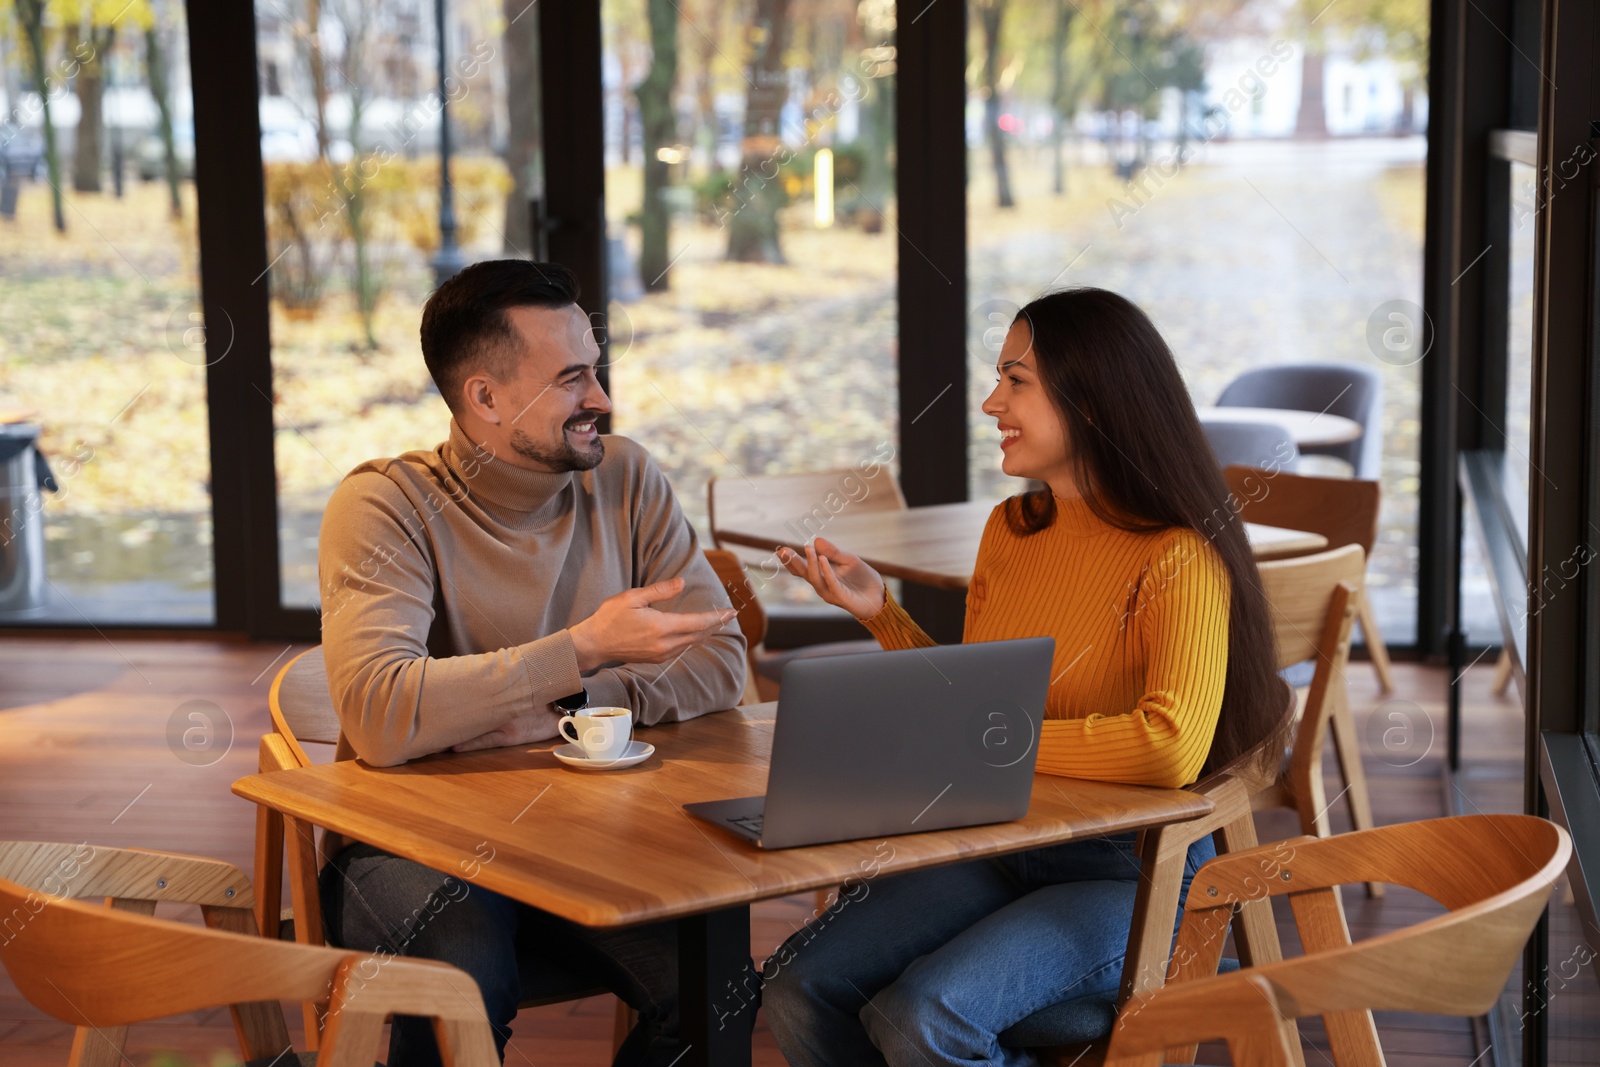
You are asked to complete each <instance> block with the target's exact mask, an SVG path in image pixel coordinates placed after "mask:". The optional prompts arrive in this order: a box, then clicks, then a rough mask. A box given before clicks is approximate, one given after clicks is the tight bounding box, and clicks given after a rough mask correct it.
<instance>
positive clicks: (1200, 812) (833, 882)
mask: <svg viewBox="0 0 1600 1067" xmlns="http://www.w3.org/2000/svg"><path fill="white" fill-rule="evenodd" d="M297 773H300V771H299V770H284V771H267V772H259V771H258V772H256V773H254V774H248V775H245V776H244V777H242V778H239V779H236V780H235V781H234V782H233V784H232V786H231V787H230V789H231V792H232V793H233V794H234V795H235V796H237V797H240V798H242V799H244V800H248V801H250V802H251V803H254V804H264V805H267V806H268V807H272V808H274V810H283V809H281V808H278V807H277V804H276V803H275V802H274V798H272V797H271V796H270V795H269V794H268V793H264V792H262V791H261V790H259V789H258V788H255V787H258V786H259V785H261V784H262V783H263V782H265V781H267V780H269V779H272V778H274V777H277V776H279V775H285V774H297ZM1046 777H1048V776H1046ZM1174 792H1176V790H1174ZM1189 800H1190V802H1191V803H1190V805H1189V807H1192V809H1193V810H1192V811H1191V812H1189V813H1187V814H1185V815H1184V816H1183V817H1181V818H1176V817H1171V816H1161V817H1156V818H1149V819H1135V820H1131V821H1130V822H1128V823H1127V824H1125V825H1118V826H1116V827H1114V828H1112V829H1107V830H1102V831H1100V832H1098V833H1086V834H1080V835H1075V836H1072V837H1065V838H1061V839H1059V840H1054V841H1045V842H1038V843H1030V844H1024V845H1022V846H1020V847H1017V846H1016V845H1015V843H1014V842H1004V843H1000V844H997V845H994V846H985V845H978V846H973V847H970V848H967V849H965V850H963V851H961V852H959V853H957V854H955V855H952V856H950V857H948V858H946V859H941V860H939V861H936V862H930V863H917V864H909V865H905V866H903V867H894V866H889V865H885V866H884V867H882V868H881V869H880V870H878V871H876V872H874V874H873V877H874V878H877V877H880V876H882V875H893V874H907V873H910V872H912V871H921V870H933V869H936V868H939V867H948V866H953V865H955V864H957V863H965V862H967V861H969V860H979V859H988V858H990V857H994V856H1003V855H1006V854H1008V853H1012V852H1026V851H1029V850H1031V849H1035V848H1049V847H1051V846H1052V845H1063V844H1067V843H1068V842H1072V841H1086V840H1092V839H1093V838H1097V837H1107V836H1110V835H1111V834H1123V833H1130V832H1137V831H1140V830H1146V829H1149V828H1151V827H1154V826H1165V825H1168V824H1173V823H1183V822H1191V821H1193V820H1195V819H1199V818H1202V817H1204V816H1206V815H1209V814H1211V813H1212V812H1213V811H1214V810H1215V809H1216V805H1215V804H1214V803H1213V802H1212V801H1211V800H1210V799H1209V798H1207V797H1203V796H1200V795H1199V794H1189ZM347 812H348V809H345V810H342V811H341V812H340V814H341V815H343V814H346V813H347ZM287 814H290V815H295V814H296V813H294V812H287ZM296 817H297V818H305V819H307V820H308V821H311V822H313V823H314V824H315V825H317V826H321V827H323V828H324V829H327V830H332V831H333V832H335V833H338V834H340V835H342V836H344V837H345V838H347V839H349V840H351V841H364V842H368V843H372V842H371V841H370V838H371V837H373V836H376V835H373V834H371V833H368V832H366V827H365V825H364V824H363V823H362V821H361V820H360V819H359V818H340V819H338V820H333V819H327V818H326V817H324V816H317V817H316V818H311V817H309V816H304V815H296ZM684 817H685V818H693V816H691V815H689V814H688V813H687V812H685V813H684ZM987 825H993V826H1005V825H1009V824H1008V823H991V824H987ZM961 829H970V828H959V829H952V830H933V831H929V832H930V833H956V832H960V830H961ZM702 832H706V833H709V832H719V833H726V831H716V830H715V828H714V827H711V826H709V825H707V826H705V827H703V828H702ZM726 836H727V837H728V838H729V839H730V842H731V843H733V844H735V846H736V847H739V848H742V849H743V850H745V851H747V852H750V853H752V854H755V855H760V854H762V850H760V849H758V848H756V847H755V846H753V845H750V844H749V843H748V842H745V841H744V840H743V839H742V838H738V837H736V836H735V835H733V834H731V833H726ZM918 836H921V835H920V834H896V835H893V836H890V837H885V838H881V840H886V841H890V842H892V841H894V840H895V839H896V838H902V837H918ZM859 840H861V841H864V842H865V841H869V840H880V838H860V839H859ZM838 843H841V842H833V843H831V844H838ZM713 845H714V846H715V847H717V849H718V851H719V852H722V851H724V849H723V847H722V846H720V845H716V843H715V842H713ZM374 847H376V848H383V849H384V850H385V851H387V852H391V853H392V854H394V855H396V856H400V857H402V858H404V859H409V860H411V861H412V862H414V863H420V864H422V865H423V866H425V867H430V868H432V869H433V870H437V871H443V872H446V873H449V872H453V871H455V870H457V869H458V868H459V867H460V864H461V862H462V861H463V860H464V859H470V858H473V857H469V856H466V855H464V854H457V853H451V852H447V851H446V850H445V849H443V848H440V849H437V850H430V849H428V848H421V849H406V850H405V851H397V850H395V849H393V848H388V847H386V846H384V845H377V844H374ZM807 847H817V848H822V847H828V846H825V845H818V846H806V845H801V846H798V848H799V849H804V848H807ZM780 851H783V852H789V851H794V850H791V849H782V850H780ZM329 859H330V860H331V859H332V857H329ZM730 865H731V864H730ZM477 866H478V874H477V875H476V876H474V877H470V878H469V877H466V876H465V874H463V875H462V876H461V877H462V879H463V880H464V881H466V882H468V883H469V884H471V885H481V886H482V887H483V888H485V889H488V890H491V891H493V892H496V893H499V894H501V895H502V896H506V897H510V898H511V899H513V900H517V901H520V902H523V903H529V904H530V906H533V907H539V908H541V909H542V910H545V911H549V912H551V913H552V914H555V915H559V916H561V917H562V918H565V919H570V920H571V921H572V922H575V923H578V924H579V925H581V926H587V927H591V928H595V929H611V928H618V927H625V926H636V925H639V924H642V923H648V922H658V921H664V920H669V919H682V918H686V917H691V916H696V915H704V914H707V913H709V912H714V911H719V910H721V909H723V908H729V907H738V906H741V905H749V904H753V903H755V902H757V901H761V900H773V899H776V898H778V897H786V896H791V895H793V894H795V893H803V892H806V891H807V890H811V889H826V888H831V887H833V886H837V885H839V884H840V883H841V882H845V881H848V880H849V879H850V877H851V875H849V874H846V875H845V876H844V877H840V876H839V875H837V874H828V875H815V876H802V877H799V878H796V879H794V881H793V882H792V883H785V884H784V885H783V886H781V887H773V888H771V889H770V890H766V889H758V890H757V891H756V892H754V893H745V892H733V893H722V894H717V895H715V896H707V897H705V898H703V899H700V900H696V901H692V902H687V901H686V902H684V903H682V904H668V905H665V906H663V907H660V908H654V909H645V910H643V911H636V912H632V913H628V912H623V911H620V910H618V909H616V908H605V907H595V906H594V900H593V898H592V897H588V896H584V895H581V894H576V893H568V892H564V891H559V890H558V891H556V892H550V893H547V898H548V899H550V900H551V901H553V902H559V903H561V904H562V905H563V909H562V910H560V911H557V910H556V909H554V908H551V907H546V906H544V905H541V904H532V903H531V902H528V901H524V900H523V898H522V896H520V895H519V894H518V893H517V891H516V890H517V889H518V888H519V885H518V884H517V882H516V880H514V879H506V878H501V877H500V876H499V871H500V870H503V869H504V868H496V867H495V865H494V863H493V862H483V863H480V864H478V865H477ZM740 873H741V875H742V874H743V872H740ZM486 875H487V877H486ZM745 877H746V881H748V876H745ZM752 888H754V886H753V883H752Z"/></svg>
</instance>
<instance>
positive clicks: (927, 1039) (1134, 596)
mask: <svg viewBox="0 0 1600 1067" xmlns="http://www.w3.org/2000/svg"><path fill="white" fill-rule="evenodd" d="M996 370H997V371H998V374H999V379H998V381H997V383H996V385H995V388H994V391H993V392H992V393H991V394H990V396H989V398H988V400H986V401H985V402H984V405H983V410H984V413H985V414H987V415H989V416H991V417H993V418H994V419H995V420H996V422H997V423H998V429H999V431H1000V447H1001V449H1002V450H1004V458H1003V460H1002V468H1003V469H1004V470H1005V472H1006V473H1007V474H1009V475H1012V476H1014V477H1018V478H1033V479H1037V480H1038V481H1041V482H1043V483H1044V484H1045V486H1046V487H1047V488H1045V489H1042V490H1039V491H1036V492H1032V493H1027V494H1024V495H1022V496H1017V497H1012V498H1011V499H1010V500H1007V501H1005V502H1004V503H1002V504H1001V505H1000V506H998V507H996V508H995V510H994V513H993V514H992V515H991V516H990V517H989V522H988V525H987V527H986V528H985V530H984V533H983V541H982V544H981V546H980V547H979V550H978V562H977V565H976V567H975V568H974V571H973V576H972V583H971V585H970V586H969V588H968V591H967V616H966V634H965V639H966V640H967V641H995V640H1002V639H1006V638H1014V637H1035V636H1044V635H1049V636H1053V637H1054V638H1055V639H1056V652H1055V657H1056V658H1055V664H1054V666H1053V668H1052V674H1051V678H1052V681H1051V683H1050V688H1049V692H1048V696H1047V698H1046V720H1045V723H1044V727H1043V730H1042V732H1041V736H1040V738H1039V752H1038V763H1037V767H1038V769H1039V770H1040V771H1042V772H1044V773H1048V774H1060V775H1067V776H1070V777H1074V778H1093V779H1100V780H1105V781H1117V782H1130V783H1137V784H1146V785H1159V786H1167V787H1176V786H1183V785H1188V784H1190V783H1192V782H1194V781H1196V780H1198V779H1199V778H1200V777H1201V775H1202V774H1205V773H1208V772H1210V771H1212V770H1215V769H1216V768H1218V767H1222V766H1226V765H1227V764H1229V763H1231V762H1233V761H1234V760H1235V759H1237V758H1239V757H1245V756H1250V757H1252V758H1255V759H1258V760H1259V761H1260V763H1261V764H1262V766H1263V769H1265V768H1266V767H1268V766H1275V761H1276V759H1277V757H1278V755H1279V754H1281V753H1282V743H1283V737H1284V732H1285V731H1286V729H1287V712H1288V707H1289V703H1288V700H1289V694H1288V691H1287V688H1286V687H1285V685H1284V684H1283V682H1282V681H1281V680H1280V679H1279V678H1278V676H1277V674H1276V672H1275V670H1274V664H1273V658H1272V657H1273V653H1272V648H1273V638H1272V630H1271V627H1270V625H1269V621H1268V617H1267V608H1266V604H1265V601H1264V599H1263V597H1262V594H1261V591H1260V584H1259V578H1258V575H1257V573H1256V568H1255V563H1254V561H1253V559H1252V557H1251V554H1250V546H1249V544H1248V542H1247V541H1246V540H1245V535H1244V526H1243V524H1242V523H1241V522H1240V521H1239V518H1238V514H1237V512H1236V510H1235V509H1233V508H1231V507H1229V498H1228V490H1227V488H1226V486H1225V484H1224V483H1223V480H1222V476H1221V473H1220V472H1219V471H1218V469H1217V467H1216V464H1215V461H1214V460H1213V459H1212V456H1211V451H1210V449H1209V448H1208V447H1207V445H1206V439H1205V436H1204V434H1203V433H1202V432H1201V429H1200V423H1199V420H1198V419H1197V418H1196V417H1195V413H1194V407H1193V406H1192V405H1191V404H1190V402H1189V398H1188V394H1187V392H1186V391H1185V389H1184V385H1183V380H1182V378H1181V377H1180V376H1179V374H1178V368H1177V365H1176V364H1175V363H1174V361H1173V358H1172V353H1171V352H1170V351H1169V350H1168V348H1167V346H1166V343H1165V342H1164V341H1163V340H1162V339H1161V335H1160V334H1159V333H1158V332H1157V331H1156V328H1155V326H1154V325H1153V324H1152V323H1151V322H1150V320H1149V318H1147V317H1146V316H1145V315H1144V313H1143V312H1141V311H1140V310H1139V309H1138V308H1137V307H1135V306H1134V305H1133V304H1131V303H1129V302H1128V301H1127V300H1125V299H1123V298H1122V297H1120V296H1117V295H1116V294H1114V293H1109V292H1106V291H1104V290H1101V289H1075V290H1071V291H1067V292H1059V293H1052V294H1049V295H1047V296H1043V297H1040V298H1039V299H1038V300H1035V301H1034V302H1032V303H1031V304H1029V305H1028V306H1027V307H1025V308H1023V309H1022V311H1021V312H1020V313H1019V314H1018V315H1017V317H1016V319H1015V321H1014V322H1013V323H1012V326H1011V329H1010V331H1009V332H1008V334H1007V336H1006V340H1005V344H1004V346H1003V348H1002V349H1001V352H1000V358H999V362H998V365H997V368H996ZM782 559H783V562H784V564H785V566H786V567H788V569H789V570H790V571H791V572H792V573H794V574H796V575H799V576H801V577H804V578H805V579H806V580H807V581H809V582H810V583H811V585H812V586H813V588H815V589H816V590H817V592H818V593H819V594H820V595H821V596H822V598H823V599H824V600H826V601H828V602H829V603H831V604H835V605H838V606H839V607H842V608H845V609H846V610H848V611H850V612H851V613H852V614H853V615H855V616H856V617H857V618H858V619H860V620H861V621H862V622H863V623H865V624H866V626H867V627H868V629H870V630H871V631H872V633H873V635H874V636H875V637H877V639H878V641H879V642H880V643H881V644H882V645H883V646H884V647H885V648H889V649H899V648H914V647H919V646H927V645H931V644H933V641H932V640H931V639H930V638H929V637H928V636H927V635H926V634H925V633H923V632H922V630H921V629H920V628H919V627H918V626H917V624H916V623H915V622H913V621H912V620H911V619H910V617H909V616H907V615H906V614H905V612H904V611H903V610H902V609H901V608H900V606H899V605H898V604H897V603H895V601H894V599H893V597H890V596H889V595H888V591H887V589H886V587H885V585H884V582H883V579H882V578H881V577H880V576H879V575H878V574H877V572H876V571H874V570H873V569H872V568H871V567H868V566H867V565H866V564H864V563H862V562H861V560H859V559H858V558H856V557H855V556H852V555H850V554H849V553H847V552H844V551H842V550H841V549H839V548H838V547H836V546H834V545H833V544H831V543H829V542H828V541H826V540H824V539H822V538H817V540H816V543H815V544H814V545H807V546H806V550H805V555H804V557H801V556H799V555H797V554H796V553H794V552H791V551H787V550H785V552H784V553H783V555H782ZM1133 840H1134V835H1132V834H1126V835H1120V836H1118V837H1111V838H1101V839H1095V840H1088V841H1082V842H1071V843H1068V844H1065V845H1058V846H1054V847H1051V848H1045V849H1039V850H1035V851H1033V852H1026V853H1022V854H1019V855H1013V856H1009V857H1005V858H1002V859H998V860H992V861H991V860H985V861H979V862H976V863H969V864H962V865H959V866H956V867H948V868H941V869H938V870H932V871H922V872H915V873H912V874H908V875H904V876H901V877H897V878H884V879H882V880H878V881H874V882H872V883H870V884H869V885H868V886H867V889H866V892H865V895H864V896H860V897H858V898H857V899H855V900H851V901H848V902H841V904H840V905H836V909H835V911H834V913H833V914H831V915H829V916H826V917H824V922H825V927H824V926H823V924H822V923H819V924H814V926H818V927H823V928H817V929H812V928H808V929H807V930H803V931H801V932H800V933H798V934H796V935H795V937H793V938H791V939H790V941H789V943H788V944H787V945H785V947H784V949H783V950H780V952H779V953H776V954H775V955H774V956H773V958H772V959H771V960H769V961H768V964H767V967H766V969H765V972H764V978H765V982H764V987H763V1003H764V1005H765V1007H766V1009H767V1015H768V1019H769V1022H770V1024H771V1026H772V1029H773V1032H774V1034H775V1035H776V1036H777V1039H778V1044H779V1046H780V1047H781V1048H782V1049H783V1052H784V1054H785V1055H786V1056H787V1057H788V1058H789V1062H790V1063H791V1064H795V1065H798V1067H808V1065H824V1064H850V1065H860V1064H870V1063H884V1062H888V1063H890V1064H895V1065H901V1064H904V1065H907V1067H910V1065H919V1067H920V1065H927V1064H933V1065H943V1064H972V1063H975V1062H982V1063H993V1064H1007V1065H1009V1064H1026V1063H1032V1062H1034V1059H1033V1057H1032V1056H1031V1055H1030V1054H1028V1053H1026V1052H1024V1051H1022V1050H1018V1049H1009V1048H1005V1047H1003V1046H1002V1045H1001V1044H1000V1043H999V1040H998V1035H999V1034H1000V1033H1001V1032H1003V1031H1004V1030H1005V1029H1006V1028H1007V1027H1009V1026H1011V1025H1012V1024H1014V1023H1016V1022H1018V1021H1019V1020H1021V1019H1023V1018H1025V1017H1027V1016H1028V1015H1030V1014H1032V1013H1033V1012H1035V1011H1037V1010H1039V1009H1040V1008H1043V1007H1046V1006H1048V1005H1050V1004H1054V1003H1057V1002H1059V1001H1063V1000H1069V999H1075V998H1078V997H1089V996H1095V995H1103V996H1104V997H1105V999H1107V1000H1109V999H1110V997H1112V996H1114V995H1115V991H1116V989H1117V986H1118V982H1119V979H1120V977H1121V971H1122V957H1123V955H1124V952H1125V950H1126V946H1127V939H1128V930H1129V927H1130V925H1131V920H1132V912H1133V899H1134V893H1135V889H1136V886H1137V880H1138V876H1139V863H1138V859H1137V857H1136V856H1135V855H1134V852H1133ZM1212 855H1214V851H1213V849H1212V847H1211V842H1210V839H1209V838H1207V839H1206V840H1204V841H1202V842H1199V843H1197V844H1196V845H1194V846H1193V847H1192V848H1191V849H1190V850H1189V856H1188V864H1187V870H1186V872H1185V878H1184V886H1183V887H1184V891H1185V892H1187V890H1188V885H1189V880H1190V879H1191V878H1192V877H1193V875H1194V872H1195V871H1196V870H1197V869H1198V868H1199V867H1200V865H1201V864H1203V863H1204V862H1205V861H1206V860H1207V859H1210V858H1211V857H1212ZM780 960H781V961H782V962H781V964H780V963H779V962H778V961H780Z"/></svg>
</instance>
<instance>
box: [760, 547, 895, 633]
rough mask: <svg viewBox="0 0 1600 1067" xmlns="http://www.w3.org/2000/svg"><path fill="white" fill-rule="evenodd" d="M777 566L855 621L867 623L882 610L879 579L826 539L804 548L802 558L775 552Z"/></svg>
mask: <svg viewBox="0 0 1600 1067" xmlns="http://www.w3.org/2000/svg"><path fill="white" fill-rule="evenodd" d="M778 562H780V563H782V564H783V565H784V566H785V567H787V568H788V570H789V573H790V574H793V575H795V576H796V577H798V578H804V579H805V580H806V581H807V582H809V583H810V584H811V588H813V589H815V590H816V591H817V595H818V596H820V597H821V598H822V599H823V600H826V601H827V602H828V603H830V604H832V605H833V606H835V607H839V608H843V609H844V610H846V611H848V612H849V613H850V614H852V615H854V616H855V617H856V618H858V619H870V618H871V617H872V616H874V615H876V614H877V613H878V612H879V611H881V610H882V609H883V605H884V596H885V593H886V591H885V588H884V584H883V578H882V576H881V575H879V574H878V572H877V571H875V570H873V569H872V568H871V567H869V566H867V565H866V564H865V563H863V562H861V559H860V557H858V556H852V555H851V554H850V553H848V552H846V551H844V550H843V549H841V548H839V546H837V545H835V544H834V543H833V542H831V541H829V540H827V539H825V538H822V537H818V538H816V539H815V540H814V541H812V542H811V543H810V544H807V545H806V546H805V555H804V556H801V555H800V554H799V553H798V552H796V551H794V550H793V549H790V548H780V549H778Z"/></svg>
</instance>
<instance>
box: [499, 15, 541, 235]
mask: <svg viewBox="0 0 1600 1067" xmlns="http://www.w3.org/2000/svg"><path fill="white" fill-rule="evenodd" d="M519 13H520V14H525V15H526V16H527V17H525V18H520V17H518V16H519ZM505 16H506V31H505V49H506V118H507V124H508V125H509V127H510V130H509V136H508V137H507V138H506V169H507V170H509V171H510V172H511V192H509V193H507V194H506V226H505V247H504V251H505V252H506V254H507V255H511V254H515V255H519V256H526V257H528V258H530V259H539V258H541V256H542V253H541V250H540V249H537V248H535V247H534V241H533V225H532V219H530V218H529V216H528V210H529V201H531V200H532V199H533V197H534V195H535V193H542V192H543V185H544V182H543V177H544V176H543V174H542V173H541V170H540V168H541V166H542V163H543V160H542V159H541V140H542V138H541V130H540V107H541V103H540V96H539V94H540V85H539V76H540V72H539V20H538V18H537V17H535V13H534V12H532V11H529V10H528V9H527V0H505Z"/></svg>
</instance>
